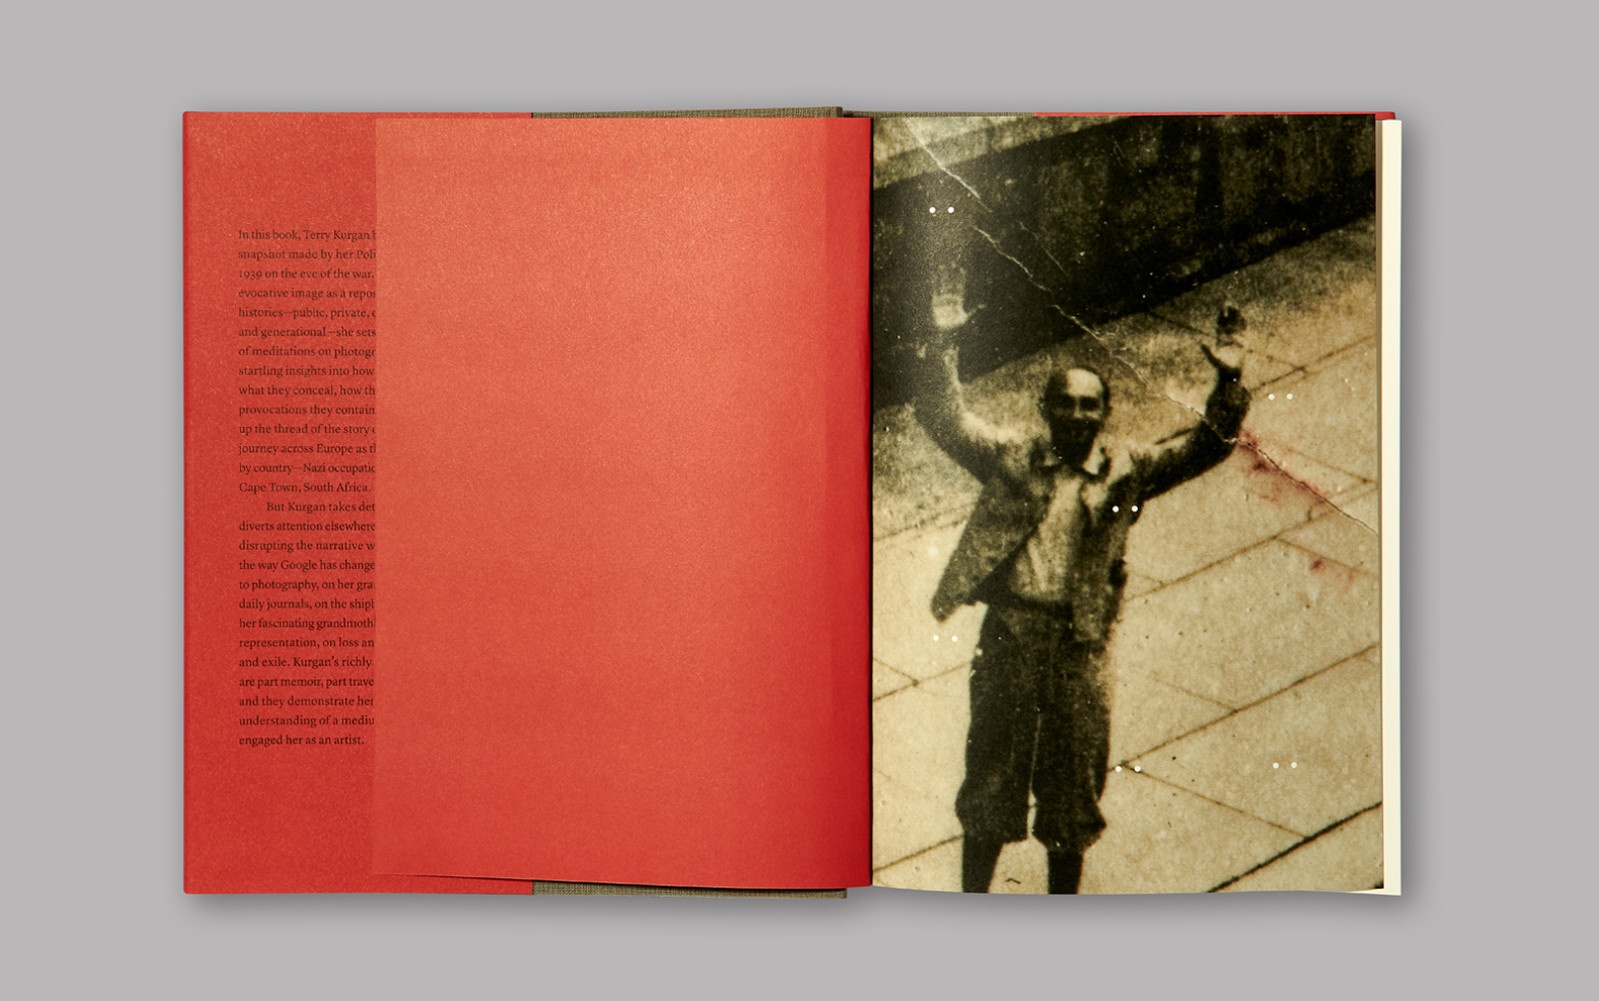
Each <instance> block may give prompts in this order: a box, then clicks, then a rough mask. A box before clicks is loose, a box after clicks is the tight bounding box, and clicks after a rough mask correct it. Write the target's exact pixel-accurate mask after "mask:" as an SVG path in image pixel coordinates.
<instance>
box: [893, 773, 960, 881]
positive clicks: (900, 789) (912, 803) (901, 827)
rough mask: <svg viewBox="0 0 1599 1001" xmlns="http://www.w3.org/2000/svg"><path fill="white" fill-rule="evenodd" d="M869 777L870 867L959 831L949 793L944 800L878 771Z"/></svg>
mask: <svg viewBox="0 0 1599 1001" xmlns="http://www.w3.org/2000/svg"><path fill="white" fill-rule="evenodd" d="M872 779H873V781H872V798H873V804H872V805H873V809H872V868H873V869H880V868H883V867H885V866H888V865H892V864H893V863H895V862H898V861H900V860H901V859H905V858H909V857H910V856H912V855H915V854H916V853H917V852H921V851H925V850H926V849H928V848H931V847H932V846H934V845H936V844H938V843H940V842H942V841H947V840H949V839H950V838H953V837H956V836H958V835H959V834H960V821H959V820H958V819H957V818H956V816H955V797H954V796H953V795H951V796H950V797H949V799H948V800H947V801H946V800H941V799H939V798H938V797H936V796H931V795H928V794H927V793H924V792H919V791H917V790H915V789H911V788H909V787H907V786H906V785H905V784H904V783H901V782H897V781H895V780H894V779H891V778H889V777H887V776H886V775H882V774H881V773H878V774H874V775H873V776H872ZM956 871H957V872H958V871H959V869H958V868H957V870H956ZM956 885H957V886H959V883H958V882H957V883H956Z"/></svg>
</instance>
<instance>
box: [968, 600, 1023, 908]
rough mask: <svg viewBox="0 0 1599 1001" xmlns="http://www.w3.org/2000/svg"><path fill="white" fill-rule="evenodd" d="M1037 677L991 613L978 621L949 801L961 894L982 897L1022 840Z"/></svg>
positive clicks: (1014, 640)
mask: <svg viewBox="0 0 1599 1001" xmlns="http://www.w3.org/2000/svg"><path fill="white" fill-rule="evenodd" d="M1037 677H1038V670H1037V668H1036V666H1035V665H1032V664H1029V663H1028V660H1027V658H1026V657H1025V656H1024V655H1023V651H1022V647H1021V644H1020V643H1019V642H1018V640H1017V637H1016V636H1015V635H1014V634H1013V633H1012V631H1011V629H1010V627H1009V626H1007V625H1006V623H1005V622H1004V620H1003V619H1002V617H1001V616H1000V615H999V613H998V612H997V611H996V610H992V609H991V610H990V611H989V613H988V616H987V617H986V618H985V619H984V620H983V628H982V632H981V634H980V635H979V637H978V641H977V656H976V657H975V658H974V659H973V660H972V681H971V715H972V721H971V727H970V729H968V730H967V734H966V778H965V780H964V781H963V782H962V783H961V788H960V793H959V795H957V796H956V798H955V813H956V814H957V815H958V816H959V817H960V822H961V830H962V831H964V832H965V834H966V841H965V844H964V847H963V848H962V850H961V889H963V890H965V891H967V892H969V893H987V892H988V886H989V883H990V882H992V881H993V878H994V866H995V864H996V863H997V862H998V861H999V853H1000V850H1001V849H1002V848H1003V847H1004V846H1005V843H1006V842H1007V841H1020V840H1022V839H1023V838H1025V837H1027V786H1028V779H1029V777H1030V775H1031V772H1032V759H1033V740H1034V736H1035V734H1036V733H1037V730H1038V694H1037V684H1036V679H1037Z"/></svg>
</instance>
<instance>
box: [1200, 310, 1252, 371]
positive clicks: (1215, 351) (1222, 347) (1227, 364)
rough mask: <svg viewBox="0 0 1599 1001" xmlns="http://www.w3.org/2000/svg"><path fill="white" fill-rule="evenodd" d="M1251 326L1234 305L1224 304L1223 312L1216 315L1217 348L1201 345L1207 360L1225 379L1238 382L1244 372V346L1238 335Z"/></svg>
mask: <svg viewBox="0 0 1599 1001" xmlns="http://www.w3.org/2000/svg"><path fill="white" fill-rule="evenodd" d="M1248 325H1249V324H1248V323H1247V322H1246V321H1245V320H1244V314H1243V313H1241V312H1239V310H1238V307H1237V306H1234V305H1233V304H1232V303H1230V302H1229V303H1224V304H1223V305H1222V307H1221V312H1219V313H1217V314H1216V346H1215V347H1214V348H1213V347H1211V346H1210V345H1209V344H1204V343H1201V344H1200V345H1199V349H1200V350H1201V351H1203V352H1205V359H1206V360H1207V361H1209V362H1210V363H1211V365H1212V366H1214V367H1215V369H1216V372H1217V373H1218V374H1219V375H1220V376H1221V377H1222V378H1223V379H1229V380H1234V381H1236V380H1237V379H1238V377H1239V376H1240V375H1241V374H1242V373H1243V370H1244V346H1243V344H1241V343H1239V340H1238V335H1239V334H1242V333H1243V332H1244V329H1245V328H1246V327H1247V326H1248Z"/></svg>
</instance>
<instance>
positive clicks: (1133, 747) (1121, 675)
mask: <svg viewBox="0 0 1599 1001" xmlns="http://www.w3.org/2000/svg"><path fill="white" fill-rule="evenodd" d="M1108 673H1109V675H1110V677H1109V685H1108V686H1107V687H1108V689H1109V698H1110V760H1111V761H1112V762H1123V761H1129V760H1131V759H1132V758H1136V757H1137V756H1138V755H1140V754H1143V753H1144V752H1146V751H1149V750H1151V749H1152V748H1156V747H1159V746H1160V745H1162V744H1164V743H1166V742H1168V741H1170V740H1174V739H1176V738H1178V737H1181V736H1182V735H1184V734H1186V733H1191V732H1193V731H1194V730H1197V729H1199V728H1200V727H1202V726H1204V725H1205V724H1206V723H1210V722H1212V721H1213V720H1217V719H1220V718H1221V717H1223V716H1225V715H1227V713H1229V712H1231V710H1230V709H1229V708H1228V707H1227V706H1224V705H1222V704H1221V703H1219V702H1212V701H1211V700H1209V699H1202V698H1200V697H1199V696H1197V695H1193V694H1191V693H1189V692H1185V691H1183V690H1182V689H1179V688H1173V687H1172V686H1171V685H1168V684H1165V683H1163V682H1159V681H1156V680H1155V679H1154V678H1151V677H1149V676H1148V675H1145V674H1140V673H1139V672H1136V671H1116V670H1114V669H1112V670H1110V671H1109V672H1108Z"/></svg>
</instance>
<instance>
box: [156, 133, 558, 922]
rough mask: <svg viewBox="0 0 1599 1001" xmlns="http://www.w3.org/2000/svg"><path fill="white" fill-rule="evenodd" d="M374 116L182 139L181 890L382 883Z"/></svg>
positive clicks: (510, 884) (458, 887) (440, 888)
mask: <svg viewBox="0 0 1599 1001" xmlns="http://www.w3.org/2000/svg"><path fill="white" fill-rule="evenodd" d="M376 120H377V116H374V115H327V114H313V115H286V114H278V115H248V114H242V115H232V114H191V115H189V116H187V117H186V118H185V120H184V179H183V191H184V376H185V377H184V394H185V395H184V411H185V412H184V417H185V431H184V476H185V511H184V533H185V540H184V544H185V557H184V560H185V574H184V607H185V619H184V648H185V649H184V678H185V685H184V692H185V703H184V721H185V722H184V785H185V788H184V886H185V888H186V889H187V890H188V891H189V892H191V893H215V892H257V893H287V892H310V891H345V892H380V891H414V892H434V893H441V892H444V893H460V892H472V893H527V892H529V891H530V889H531V887H530V885H529V884H528V883H526V882H517V881H509V880H488V879H437V878H431V877H419V876H393V875H375V874H374V873H373V869H372V809H371V807H372V755H373V750H374V739H373V734H374V731H375V729H376V727H375V725H374V723H375V721H376V718H377V714H376V713H375V712H374V693H375V691H376V689H375V687H374V680H375V678H374V670H373V662H374V661H375V660H376V657H377V650H376V648H375V646H374V636H375V631H374V628H373V621H372V607H373V595H374V593H375V578H376V575H375V573H374V571H373V568H372V563H373V559H374V554H373V552H372V551H371V546H370V541H371V539H372V530H371V528H372V524H373V523H374V522H375V520H376V518H377V505H376V504H375V502H374V500H373V494H372V489H373V483H374V473H373V468H374V462H373V457H372V456H371V455H370V454H367V453H363V454H362V455H360V456H357V455H355V454H354V453H353V451H346V449H353V447H354V443H359V446H360V447H361V448H362V449H367V448H369V447H370V445H371V443H372V442H373V441H374V440H375V434H374V433H373V432H374V425H375V418H374V411H373V407H372V399H373V396H372V393H373V390H374V376H373V368H374V365H375V350H376V347H375V346H376V344H377V343H378V341H379V338H377V337H376V336H375V314H376V311H377V307H376V304H375V299H374V295H375V287H376V283H375V278H374V273H373V271H374V266H373V258H372V254H373V253H374V252H375V250H374V248H375V245H376V241H375V240H374V238H373V236H374V230H375V219H376V215H377V205H376V188H375V178H374V175H373V158H374V153H375V146H374V142H375V135H374V131H373V130H374V125H375V123H376Z"/></svg>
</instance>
